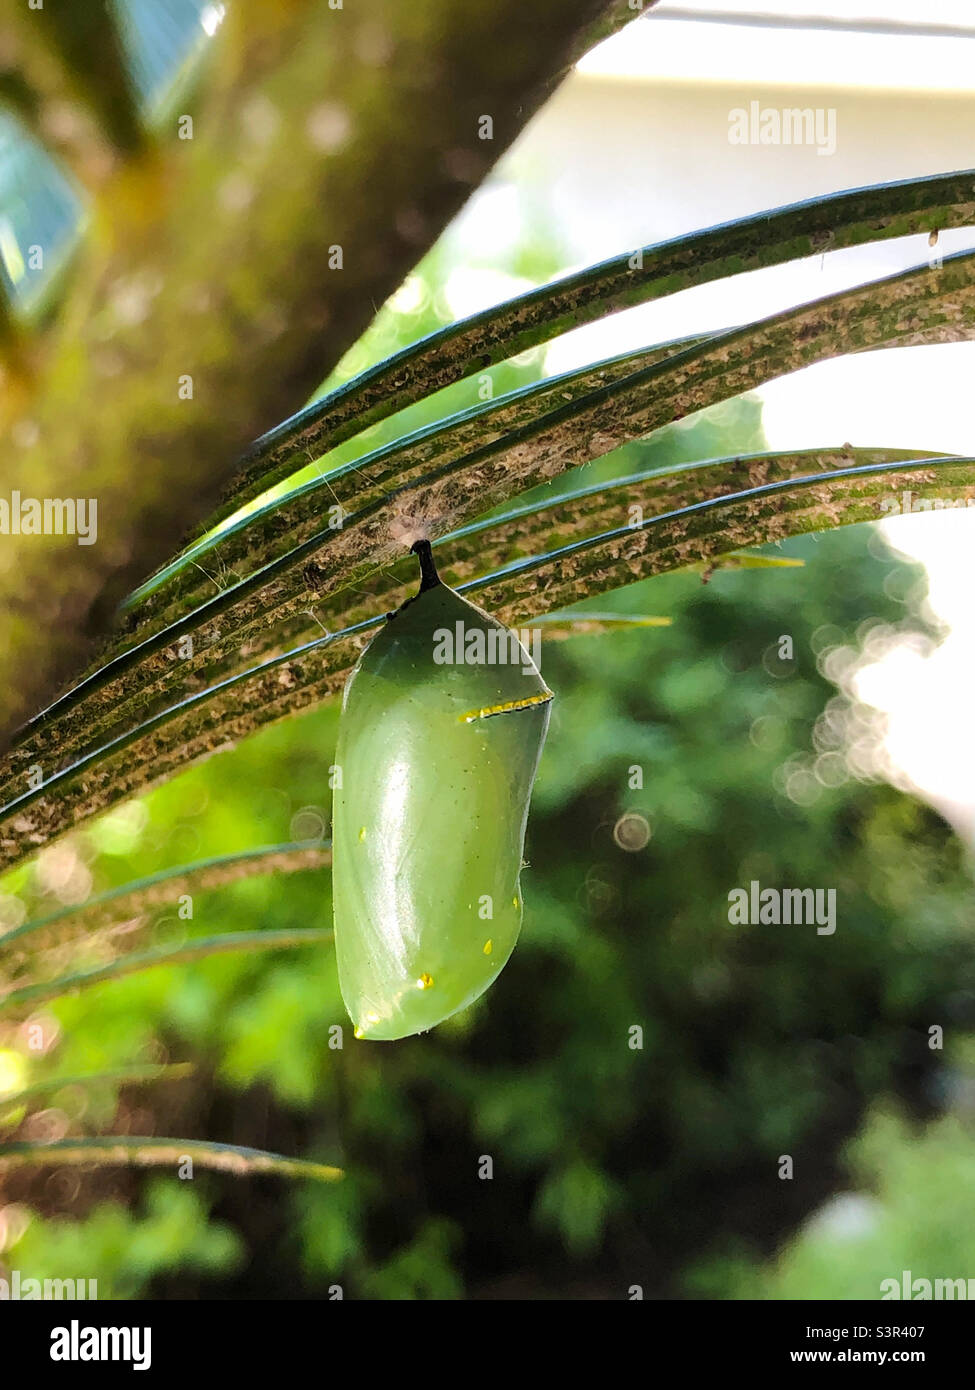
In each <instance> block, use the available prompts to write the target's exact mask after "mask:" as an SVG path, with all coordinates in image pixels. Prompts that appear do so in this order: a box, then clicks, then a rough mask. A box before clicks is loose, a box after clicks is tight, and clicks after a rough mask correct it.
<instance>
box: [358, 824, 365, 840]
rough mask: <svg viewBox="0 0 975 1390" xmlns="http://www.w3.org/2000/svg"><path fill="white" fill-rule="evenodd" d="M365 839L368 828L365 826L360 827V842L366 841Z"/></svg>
mask: <svg viewBox="0 0 975 1390" xmlns="http://www.w3.org/2000/svg"><path fill="white" fill-rule="evenodd" d="M365 838H366V827H365V826H364V825H363V826H360V827H359V839H360V840H364V839H365Z"/></svg>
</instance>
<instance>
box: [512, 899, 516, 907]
mask: <svg viewBox="0 0 975 1390" xmlns="http://www.w3.org/2000/svg"><path fill="white" fill-rule="evenodd" d="M511 906H512V907H517V906H518V899H517V898H512V899H511Z"/></svg>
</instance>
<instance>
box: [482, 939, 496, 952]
mask: <svg viewBox="0 0 975 1390" xmlns="http://www.w3.org/2000/svg"><path fill="white" fill-rule="evenodd" d="M493 950H494V942H493V941H492V940H491V938H490V937H488V939H487V941H485V943H484V954H485V955H486V956H489V955H490V954H491V952H492V951H493Z"/></svg>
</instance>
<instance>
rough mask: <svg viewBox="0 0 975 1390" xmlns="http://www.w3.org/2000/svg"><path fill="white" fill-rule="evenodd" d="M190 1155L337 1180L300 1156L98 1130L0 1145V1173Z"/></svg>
mask: <svg viewBox="0 0 975 1390" xmlns="http://www.w3.org/2000/svg"><path fill="white" fill-rule="evenodd" d="M187 1157H188V1158H191V1159H192V1160H193V1162H194V1164H196V1163H198V1164H199V1165H200V1167H201V1168H213V1169H215V1170H216V1171H217V1172H222V1173H234V1174H237V1175H238V1176H241V1177H246V1176H249V1175H251V1174H258V1173H273V1174H276V1175H278V1176H280V1177H285V1178H311V1179H313V1180H314V1181H316V1182H338V1181H339V1180H340V1179H341V1178H342V1177H344V1176H345V1175H344V1173H343V1170H342V1169H341V1168H333V1167H332V1166H331V1165H330V1164H326V1163H313V1162H311V1160H309V1159H304V1158H285V1157H284V1156H283V1155H282V1154H275V1153H267V1152H265V1151H264V1150H263V1149H249V1148H244V1147H242V1146H241V1145H238V1144H215V1143H211V1142H210V1141H209V1140H203V1139H162V1138H156V1137H155V1136H153V1137H149V1138H132V1137H130V1136H129V1135H118V1136H115V1135H104V1136H99V1137H98V1138H94V1139H58V1140H55V1141H54V1142H53V1143H50V1144H29V1143H23V1144H2V1145H0V1172H3V1171H4V1170H5V1169H6V1170H9V1169H12V1168H52V1167H58V1168H59V1167H61V1166H62V1165H64V1164H79V1165H84V1164H91V1163H98V1164H118V1165H124V1166H126V1167H135V1168H166V1167H171V1166H176V1165H177V1164H179V1163H180V1162H181V1161H182V1160H183V1159H184V1158H187Z"/></svg>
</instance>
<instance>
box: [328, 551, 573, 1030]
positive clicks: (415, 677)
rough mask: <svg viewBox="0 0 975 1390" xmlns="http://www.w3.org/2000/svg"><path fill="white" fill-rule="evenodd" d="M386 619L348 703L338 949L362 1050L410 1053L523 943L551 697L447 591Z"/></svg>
mask: <svg viewBox="0 0 975 1390" xmlns="http://www.w3.org/2000/svg"><path fill="white" fill-rule="evenodd" d="M413 550H414V551H415V552H416V553H417V554H418V555H419V557H420V569H421V583H420V589H419V592H418V593H417V595H416V597H415V598H411V599H408V600H407V601H406V602H405V603H404V604H403V605H402V606H401V607H400V608H398V609H397V610H396V612H395V613H391V614H389V616H388V618H387V622H386V625H385V627H383V628H382V629H381V630H380V631H379V633H377V635H376V637H375V638H374V639H373V640H372V642H371V643H370V644H369V646H368V647H367V648H366V650H365V651H364V652H363V654H362V656H361V657H360V658H359V661H358V664H357V665H356V667H355V669H354V670H353V672H352V674H351V675H350V676H349V679H348V682H347V683H346V687H345V693H344V695H343V699H342V718H341V725H340V729H339V741H338V751H337V754H336V763H337V766H338V768H339V770H340V776H339V777H338V778H337V779H336V785H335V790H334V801H333V813H332V852H333V867H332V877H333V884H332V888H333V901H334V911H335V948H336V952H337V955H338V968H339V983H340V985H341V989H342V998H343V999H344V1001H345V1006H346V1008H347V1009H348V1011H349V1015H350V1017H351V1018H352V1021H353V1023H354V1024H355V1032H356V1037H359V1038H367V1039H377V1040H378V1039H382V1040H389V1039H394V1038H405V1037H409V1035H410V1034H412V1033H421V1032H424V1031H425V1030H426V1029H428V1028H432V1027H434V1025H435V1024H437V1023H442V1022H443V1020H444V1019H445V1018H449V1017H450V1015H451V1014H453V1013H456V1012H457V1010H458V1009H463V1008H465V1007H466V1006H467V1005H468V1004H470V1003H472V1002H473V1000H475V999H476V998H477V997H478V995H480V994H482V993H483V992H484V990H486V989H487V987H488V986H489V985H490V984H492V983H493V981H494V980H495V979H496V978H497V976H498V975H499V974H500V972H501V970H502V968H503V966H504V964H505V962H506V961H507V959H508V957H509V956H510V955H511V952H512V950H513V948H514V944H515V941H516V940H517V938H518V932H519V930H520V928H521V915H522V906H521V886H520V882H519V880H520V875H521V859H522V851H523V848H524V842H525V824H526V821H527V819H528V802H529V798H530V796H531V789H532V783H533V782H534V780H535V772H536V769H537V767H538V760H539V757H540V756H541V751H542V744H543V742H544V741H545V733H546V730H547V729H548V720H549V701H550V700H551V699H552V692H551V691H550V690H549V689H548V687H547V686H546V684H545V682H544V681H543V680H542V678H541V676H540V675H539V672H538V668H537V666H536V665H535V663H534V661H533V660H532V659H531V657H530V656H529V655H528V653H527V651H526V650H525V648H524V647H523V646H522V644H521V643H520V642H519V641H518V639H517V637H516V636H515V634H514V633H512V632H510V631H509V629H507V628H506V627H504V625H503V624H502V623H499V622H498V621H497V620H496V619H495V618H492V617H491V616H490V615H489V614H487V613H485V612H483V610H482V609H480V608H477V607H475V606H474V604H472V603H468V602H467V600H466V599H463V598H461V597H460V595H459V594H457V593H455V592H454V591H453V590H452V589H450V588H448V587H447V586H446V585H445V584H443V583H442V582H441V580H440V578H439V576H438V574H437V571H436V568H435V566H434V563H433V557H432V554H431V551H430V543H429V541H418V542H417V543H416V544H415V545H414V546H413Z"/></svg>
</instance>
